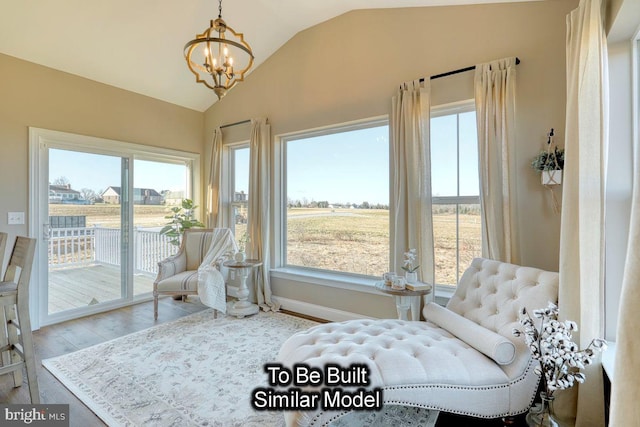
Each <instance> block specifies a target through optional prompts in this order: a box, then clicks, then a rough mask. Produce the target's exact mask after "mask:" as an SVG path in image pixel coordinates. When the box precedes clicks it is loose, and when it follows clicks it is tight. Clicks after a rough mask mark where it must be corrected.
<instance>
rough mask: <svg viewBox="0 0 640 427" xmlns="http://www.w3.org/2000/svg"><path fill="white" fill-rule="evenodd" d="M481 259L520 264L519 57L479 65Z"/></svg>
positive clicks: (477, 98) (476, 83)
mask: <svg viewBox="0 0 640 427" xmlns="http://www.w3.org/2000/svg"><path fill="white" fill-rule="evenodd" d="M474 90H475V103H476V120H477V125H478V161H479V162H480V167H479V170H480V204H481V206H482V255H483V256H484V257H485V258H491V259H495V260H498V261H504V262H510V263H514V264H518V263H519V262H520V253H519V241H518V235H517V215H516V193H515V179H514V177H513V169H514V167H513V165H515V110H516V58H515V57H514V58H505V59H500V60H497V61H492V62H489V63H486V64H479V65H476V72H475V79H474Z"/></svg>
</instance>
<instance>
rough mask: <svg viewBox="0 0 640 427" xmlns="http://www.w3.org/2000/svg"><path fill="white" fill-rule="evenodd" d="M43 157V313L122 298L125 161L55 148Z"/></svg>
mask: <svg viewBox="0 0 640 427" xmlns="http://www.w3.org/2000/svg"><path fill="white" fill-rule="evenodd" d="M47 154H48V156H47V157H48V170H49V173H48V184H47V187H48V188H47V189H46V190H47V191H48V200H47V204H46V205H45V206H46V208H47V210H48V213H47V215H46V216H47V221H48V224H47V223H45V227H48V230H46V232H47V237H48V239H47V273H48V281H47V295H48V304H47V314H48V315H55V314H58V313H62V312H65V311H68V310H74V309H80V308H84V307H89V306H94V305H102V304H106V303H110V302H114V301H118V300H122V299H123V298H125V297H126V289H125V287H124V286H123V283H126V263H123V262H122V261H123V255H124V259H126V254H127V252H128V249H129V246H128V245H127V244H126V243H127V241H126V239H124V238H123V237H124V236H125V235H126V230H127V224H128V222H129V218H128V209H127V207H128V203H127V200H128V199H127V197H126V196H127V194H126V191H123V189H126V188H127V187H128V183H127V177H128V176H129V174H128V171H127V169H128V159H126V158H122V157H116V156H109V155H104V154H96V153H88V152H78V151H70V150H63V149H57V148H50V149H48V153H47ZM42 190H44V189H42Z"/></svg>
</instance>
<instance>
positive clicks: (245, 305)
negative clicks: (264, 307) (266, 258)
mask: <svg viewBox="0 0 640 427" xmlns="http://www.w3.org/2000/svg"><path fill="white" fill-rule="evenodd" d="M222 265H224V266H225V267H227V268H232V269H234V270H236V271H237V273H238V276H239V277H240V289H238V300H237V301H229V302H228V303H227V313H229V314H230V315H231V316H236V317H238V318H243V317H244V316H251V315H252V314H256V313H257V312H258V311H260V307H258V306H257V305H256V304H253V303H252V302H251V301H249V300H248V298H249V288H247V276H249V272H251V270H252V269H254V268H257V267H260V266H261V265H262V262H261V261H259V260H257V259H246V260H244V261H242V262H238V261H236V260H228V261H225V262H223V263H222Z"/></svg>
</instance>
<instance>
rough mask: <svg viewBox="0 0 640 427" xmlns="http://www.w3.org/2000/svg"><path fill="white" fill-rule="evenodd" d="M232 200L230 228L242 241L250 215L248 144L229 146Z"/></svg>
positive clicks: (237, 239)
mask: <svg viewBox="0 0 640 427" xmlns="http://www.w3.org/2000/svg"><path fill="white" fill-rule="evenodd" d="M229 161H230V165H229V166H230V167H229V169H228V170H229V172H230V174H229V175H230V192H229V194H230V201H229V218H230V220H229V228H231V231H233V234H234V236H235V237H236V242H238V243H239V242H240V240H241V239H242V238H243V236H244V235H245V233H246V231H247V219H248V215H249V147H248V145H247V144H242V145H235V146H231V147H229Z"/></svg>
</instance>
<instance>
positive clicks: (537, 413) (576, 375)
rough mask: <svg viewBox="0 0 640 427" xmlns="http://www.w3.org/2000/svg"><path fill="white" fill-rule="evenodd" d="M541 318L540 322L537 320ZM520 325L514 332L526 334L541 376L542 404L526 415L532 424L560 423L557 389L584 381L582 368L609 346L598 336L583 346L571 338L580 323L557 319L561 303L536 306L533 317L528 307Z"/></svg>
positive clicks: (522, 311) (515, 333) (554, 426)
mask: <svg viewBox="0 0 640 427" xmlns="http://www.w3.org/2000/svg"><path fill="white" fill-rule="evenodd" d="M534 318H536V319H540V321H539V325H536V321H535V320H534ZM520 325H521V328H520V329H518V328H516V329H514V330H513V335H515V336H517V337H519V336H524V340H525V343H526V344H527V346H528V347H529V350H530V351H531V355H532V357H533V358H534V359H535V360H537V361H538V362H539V365H538V366H536V368H535V373H536V374H538V375H540V376H541V378H542V391H541V392H540V398H541V399H542V402H541V405H539V406H535V407H532V408H531V410H530V411H529V413H528V414H527V416H526V421H527V424H528V425H529V426H543V427H547V426H550V427H557V426H558V423H557V421H556V420H555V417H554V413H553V401H554V399H555V396H554V392H555V391H557V390H565V389H568V388H571V387H573V386H574V385H575V384H576V383H582V382H584V381H585V375H584V373H583V372H582V370H583V369H584V368H585V366H586V365H589V364H591V363H592V360H593V358H594V357H595V354H596V352H599V351H603V350H605V349H606V348H607V345H606V342H605V341H604V340H601V339H599V338H595V339H593V340H591V343H589V345H588V346H587V347H586V348H584V349H583V350H580V349H579V348H578V345H577V344H576V343H575V342H573V340H572V333H573V332H575V331H577V330H578V325H577V324H576V323H575V322H572V321H570V320H566V321H559V320H558V307H557V306H556V305H555V304H553V303H549V305H548V306H547V308H544V309H538V310H533V318H532V317H531V316H530V315H529V314H528V313H527V310H526V308H524V307H523V308H522V309H521V310H520Z"/></svg>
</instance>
